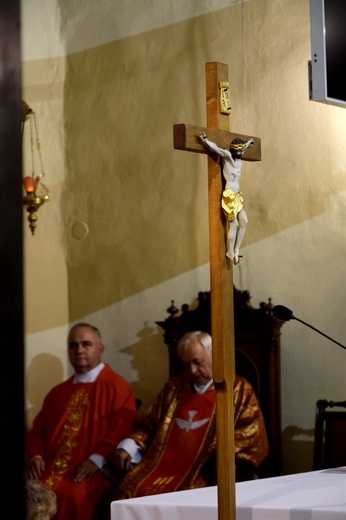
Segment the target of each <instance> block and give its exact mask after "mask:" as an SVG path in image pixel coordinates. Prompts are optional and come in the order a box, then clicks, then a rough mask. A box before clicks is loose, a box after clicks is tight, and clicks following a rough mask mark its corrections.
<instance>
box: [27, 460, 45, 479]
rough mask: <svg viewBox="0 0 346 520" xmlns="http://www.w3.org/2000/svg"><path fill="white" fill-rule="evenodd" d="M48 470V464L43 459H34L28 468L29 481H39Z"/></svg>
mask: <svg viewBox="0 0 346 520" xmlns="http://www.w3.org/2000/svg"><path fill="white" fill-rule="evenodd" d="M45 469H46V463H45V461H44V460H43V458H42V457H38V456H37V457H34V458H33V459H31V461H30V462H29V466H28V477H29V479H33V480H36V479H39V478H40V476H41V475H42V473H44V470H45Z"/></svg>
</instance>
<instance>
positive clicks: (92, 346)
mask: <svg viewBox="0 0 346 520" xmlns="http://www.w3.org/2000/svg"><path fill="white" fill-rule="evenodd" d="M67 347H68V355H69V359H70V363H71V365H72V366H73V368H74V370H75V372H76V373H77V374H84V373H85V372H89V370H92V369H93V368H95V367H96V366H97V365H99V364H100V363H101V357H102V352H103V351H104V346H103V344H102V338H101V333H100V331H99V330H98V329H97V328H96V327H94V326H93V325H90V324H89V323H76V324H75V325H74V326H73V327H72V328H71V330H70V332H69V333H68V337H67Z"/></svg>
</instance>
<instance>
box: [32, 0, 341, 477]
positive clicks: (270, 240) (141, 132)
mask: <svg viewBox="0 0 346 520" xmlns="http://www.w3.org/2000/svg"><path fill="white" fill-rule="evenodd" d="M48 3H49V2H47V4H48ZM31 4H32V6H31V9H30V11H29V10H27V11H26V9H28V7H26V6H23V7H22V9H23V21H22V24H23V98H24V99H25V100H26V101H27V102H28V103H29V104H30V106H32V108H33V109H34V110H35V111H36V113H37V117H38V123H39V130H40V133H41V141H42V154H43V160H44V163H45V170H46V177H45V182H46V184H47V185H48V186H49V188H50V189H51V191H52V199H51V201H50V202H49V203H47V204H46V205H45V206H44V207H43V208H42V209H40V212H39V223H38V228H37V232H36V236H35V237H31V236H30V234H29V232H26V237H25V260H26V262H25V263H26V271H25V274H26V329H27V352H28V356H27V365H28V372H27V386H28V408H30V406H31V408H30V410H29V412H28V417H29V420H30V419H31V418H32V415H33V413H34V411H37V408H38V407H39V406H40V403H41V401H42V397H43V395H44V393H45V392H46V390H47V389H48V388H49V387H50V386H51V385H52V384H53V382H55V381H57V380H60V379H61V377H65V376H66V373H67V371H68V367H67V365H66V347H65V338H66V333H67V330H68V327H69V324H71V323H72V322H75V321H76V320H80V319H83V320H84V319H88V320H90V321H92V322H93V323H95V324H96V325H98V326H100V327H101V330H102V331H103V334H104V341H105V344H106V354H105V356H106V357H105V359H106V360H107V361H108V362H109V363H110V364H111V365H112V366H113V367H114V368H115V369H116V370H119V371H120V372H121V373H122V374H123V375H124V376H125V377H127V378H128V380H129V381H131V383H132V385H133V388H134V390H135V392H136V394H137V395H139V396H140V397H141V398H142V399H143V401H144V402H145V403H146V402H148V401H149V400H150V399H151V398H152V397H153V396H154V395H155V394H156V392H157V391H158V390H159V389H160V387H161V385H162V384H163V382H164V380H165V379H166V377H167V352H166V348H165V345H164V343H163V339H162V331H161V330H160V329H159V328H158V327H157V326H156V324H155V321H156V320H162V319H164V318H165V317H166V312H165V309H166V308H167V307H168V306H169V305H170V302H171V299H174V300H175V302H176V305H178V306H180V305H181V304H183V303H189V304H190V303H194V299H195V297H196V296H197V293H198V291H199V290H208V289H209V266H208V254H209V253H208V212H207V161H206V158H205V156H196V155H193V154H189V153H185V152H181V151H177V150H174V149H173V139H172V127H173V124H175V123H181V122H186V123H191V124H200V125H204V124H205V121H206V115H205V113H206V110H205V63H206V62H209V61H219V62H222V63H227V64H228V66H229V71H230V89H231V105H232V115H231V118H230V128H231V129H232V131H233V132H239V133H243V134H249V135H254V136H258V137H260V138H261V139H262V161H261V162H260V163H244V165H243V176H242V181H241V189H242V191H243V194H244V197H245V203H246V210H247V213H248V217H249V227H248V230H247V234H246V236H245V241H244V247H243V255H244V257H243V259H242V260H241V263H240V264H239V265H238V266H236V267H235V268H234V279H235V284H236V286H237V287H238V288H239V289H247V290H249V291H250V293H251V295H252V303H253V305H254V306H258V304H259V302H260V301H263V300H267V299H268V297H271V298H272V299H273V302H274V303H281V304H284V305H287V306H289V307H291V308H292V309H293V310H294V312H295V314H296V315H297V316H298V317H301V318H302V319H303V320H305V321H307V322H310V323H312V324H314V325H315V326H317V327H319V328H321V329H322V330H323V331H324V332H326V333H327V334H328V333H329V335H332V336H334V337H336V338H337V339H338V340H339V341H341V342H342V341H343V337H344V335H345V334H344V319H343V312H342V311H341V309H343V308H344V306H345V296H344V290H343V281H342V279H343V276H344V273H345V268H344V262H343V259H344V257H345V252H346V251H345V249H346V246H345V236H344V227H343V222H344V217H345V213H346V209H345V206H346V171H345V170H346V166H345V156H346V154H345V152H346V146H345V142H344V137H343V136H344V133H345V125H346V111H345V110H344V109H342V108H339V107H331V106H326V105H322V104H319V103H316V102H312V101H309V99H308V76H307V62H308V60H309V59H310V30H309V2H308V0H290V1H286V2H272V1H271V0H248V1H243V2H241V1H240V2H235V1H228V2H221V1H219V2H217V1H215V2H205V1H198V2H193V1H191V2H185V1H175V2H170V1H169V2H158V1H157V2H154V1H152V2H146V3H145V6H143V8H141V7H140V6H139V5H138V2H131V1H126V2H118V4H119V5H117V8H116V9H115V7H114V4H113V3H112V2H110V1H109V0H108V1H107V0H104V1H102V2H101V1H98V2H92V1H91V0H89V1H88V2H83V8H82V7H81V5H79V3H78V2H76V1H75V2H71V1H65V2H61V1H59V3H55V2H54V0H50V5H49V10H48V8H47V11H45V9H46V7H45V8H44V9H41V7H40V5H41V4H40V2H38V1H36V0H35V1H33V2H31ZM28 167H29V166H28ZM24 225H25V224H24ZM282 334H283V335H282V383H283V384H282V387H283V388H282V422H283V440H284V459H285V471H286V472H294V471H302V470H306V469H311V450H312V444H311V441H312V436H311V435H312V428H313V421H314V407H315V402H316V400H317V399H318V398H320V397H325V398H328V399H334V400H335V399H344V396H343V393H342V392H343V379H344V378H343V375H344V372H345V368H346V358H345V355H344V353H343V352H342V350H341V349H339V348H338V347H337V346H334V345H332V344H331V343H328V341H327V340H325V339H323V338H321V337H320V336H318V335H317V334H316V333H314V332H313V331H311V330H309V329H306V328H304V327H303V325H301V324H298V323H297V322H290V323H287V324H285V325H284V327H283V329H282ZM39 361H40V362H39ZM48 374H49V375H48ZM53 379H54V381H53ZM38 380H39V381H40V385H37V384H36V385H35V383H34V381H36V382H37V381H38Z"/></svg>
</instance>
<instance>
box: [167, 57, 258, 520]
mask: <svg viewBox="0 0 346 520" xmlns="http://www.w3.org/2000/svg"><path fill="white" fill-rule="evenodd" d="M224 85H228V66H227V65H225V64H222V63H218V62H212V63H207V64H206V105H207V127H208V128H203V127H199V126H193V125H186V124H177V125H174V148H175V149H178V150H185V151H191V152H196V153H206V150H205V148H204V146H203V145H202V144H201V143H199V141H198V138H197V137H198V134H199V132H205V133H206V134H207V135H208V138H209V139H211V140H212V141H214V142H215V143H217V144H218V145H219V146H220V147H222V148H228V149H229V145H230V143H231V142H232V139H234V138H235V137H240V138H242V139H243V140H244V141H247V140H248V139H250V136H244V135H240V134H233V133H231V132H230V131H229V117H230V116H229V113H227V112H225V111H224V110H222V111H221V92H220V90H221V87H222V86H224ZM253 139H254V145H253V147H252V148H250V149H248V150H247V151H246V153H245V154H244V157H243V160H248V161H257V160H260V159H261V146H260V139H258V138H256V137H254V138H253ZM222 191H223V176H222V174H221V171H220V165H219V161H218V160H217V157H216V156H215V157H214V156H213V155H212V154H209V153H208V199H209V244H210V245H209V248H210V289H211V290H210V296H211V333H212V338H213V379H214V384H215V391H216V428H217V483H218V519H219V520H235V519H236V496H235V458H234V406H233V388H234V378H235V355H234V352H235V344H234V307H233V263H232V262H231V261H230V260H229V259H227V257H226V234H227V229H226V223H225V221H224V218H223V214H222V209H221V198H222Z"/></svg>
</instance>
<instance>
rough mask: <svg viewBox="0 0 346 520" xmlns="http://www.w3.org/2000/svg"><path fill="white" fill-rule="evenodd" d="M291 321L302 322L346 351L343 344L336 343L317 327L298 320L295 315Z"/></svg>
mask: <svg viewBox="0 0 346 520" xmlns="http://www.w3.org/2000/svg"><path fill="white" fill-rule="evenodd" d="M291 319H292V320H297V321H300V323H303V324H304V325H306V326H307V327H310V329H312V330H315V331H316V332H318V333H319V334H322V336H324V337H325V338H327V339H329V340H330V341H333V343H336V344H337V345H339V346H340V347H342V348H344V349H345V350H346V347H345V345H342V344H341V343H339V342H338V341H336V340H335V339H333V338H331V337H330V336H327V334H324V332H321V331H320V330H318V329H316V327H313V326H312V325H309V324H308V323H306V322H305V321H303V320H300V319H299V318H296V317H295V316H294V315H292V316H291Z"/></svg>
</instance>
